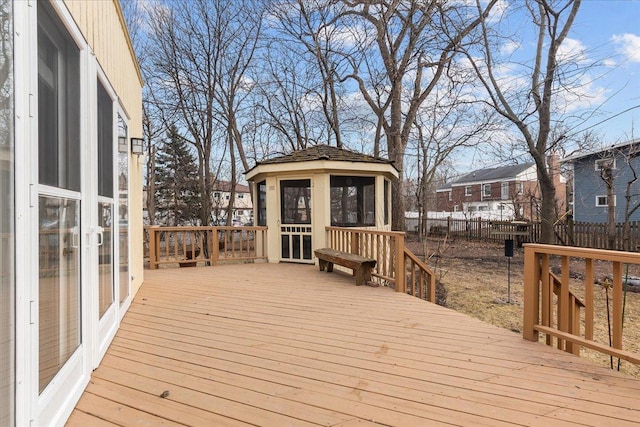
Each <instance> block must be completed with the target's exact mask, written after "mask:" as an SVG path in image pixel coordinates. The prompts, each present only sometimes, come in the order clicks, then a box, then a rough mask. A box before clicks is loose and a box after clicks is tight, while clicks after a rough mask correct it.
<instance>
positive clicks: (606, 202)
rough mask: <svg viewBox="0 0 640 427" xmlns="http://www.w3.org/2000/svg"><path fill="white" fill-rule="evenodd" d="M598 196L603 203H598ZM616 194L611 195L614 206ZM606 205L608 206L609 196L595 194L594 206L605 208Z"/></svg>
mask: <svg viewBox="0 0 640 427" xmlns="http://www.w3.org/2000/svg"><path fill="white" fill-rule="evenodd" d="M600 198H603V199H604V204H601V203H599V202H600ZM616 202H617V200H616V196H615V195H614V196H613V206H616ZM607 206H609V197H608V196H607V195H606V194H605V195H602V194H600V195H597V196H596V207H597V208H606V207H607Z"/></svg>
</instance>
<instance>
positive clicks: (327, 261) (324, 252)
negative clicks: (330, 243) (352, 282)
mask: <svg viewBox="0 0 640 427" xmlns="http://www.w3.org/2000/svg"><path fill="white" fill-rule="evenodd" d="M313 253H314V254H315V256H316V258H318V261H319V266H320V271H324V268H325V267H327V273H331V272H332V271H333V264H338V265H341V266H343V267H347V268H350V269H352V270H353V275H354V276H356V285H358V286H360V285H364V284H365V283H367V282H368V281H369V280H371V270H372V269H373V268H374V267H375V266H376V260H375V259H372V258H365V257H363V256H360V255H355V254H350V253H348V252H342V251H336V250H335V249H330V248H322V249H316V250H315V251H313Z"/></svg>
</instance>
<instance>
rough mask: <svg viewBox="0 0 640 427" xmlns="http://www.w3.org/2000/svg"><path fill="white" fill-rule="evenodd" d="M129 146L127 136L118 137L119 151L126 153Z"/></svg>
mask: <svg viewBox="0 0 640 427" xmlns="http://www.w3.org/2000/svg"><path fill="white" fill-rule="evenodd" d="M128 149H129V147H128V146H127V137H126V136H119V137H118V153H126V152H127V151H128Z"/></svg>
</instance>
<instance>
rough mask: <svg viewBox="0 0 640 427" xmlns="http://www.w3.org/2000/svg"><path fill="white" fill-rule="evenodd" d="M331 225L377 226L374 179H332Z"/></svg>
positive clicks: (341, 177)
mask: <svg viewBox="0 0 640 427" xmlns="http://www.w3.org/2000/svg"><path fill="white" fill-rule="evenodd" d="M331 225H333V226H338V227H354V226H371V225H375V178H374V177H361V176H332V177H331Z"/></svg>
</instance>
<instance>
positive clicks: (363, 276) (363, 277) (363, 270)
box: [353, 265, 371, 286]
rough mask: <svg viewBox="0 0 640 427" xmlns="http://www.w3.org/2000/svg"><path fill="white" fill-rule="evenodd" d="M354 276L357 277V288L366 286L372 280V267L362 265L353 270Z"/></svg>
mask: <svg viewBox="0 0 640 427" xmlns="http://www.w3.org/2000/svg"><path fill="white" fill-rule="evenodd" d="M353 274H354V275H355V276H356V286H361V285H365V284H366V283H367V282H369V281H370V280H371V267H369V266H366V265H361V266H360V267H359V268H356V269H355V270H353Z"/></svg>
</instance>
